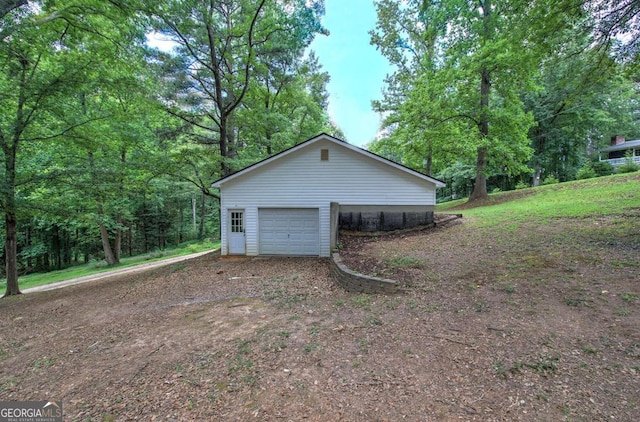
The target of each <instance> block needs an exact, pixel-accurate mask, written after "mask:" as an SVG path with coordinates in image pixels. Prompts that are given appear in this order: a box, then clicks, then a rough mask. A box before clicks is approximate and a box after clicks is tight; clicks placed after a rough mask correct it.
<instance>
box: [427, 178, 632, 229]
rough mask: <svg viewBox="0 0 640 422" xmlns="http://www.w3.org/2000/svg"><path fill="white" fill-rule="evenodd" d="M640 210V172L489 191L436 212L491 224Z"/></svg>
mask: <svg viewBox="0 0 640 422" xmlns="http://www.w3.org/2000/svg"><path fill="white" fill-rule="evenodd" d="M633 209H635V210H636V211H637V210H640V173H638V172H636V173H632V174H621V175H613V176H607V177H599V178H594V179H587V180H579V181H571V182H565V183H558V184H555V185H548V186H539V187H535V188H528V189H522V190H517V191H509V192H500V193H496V194H491V195H489V199H487V200H485V201H481V202H478V203H474V204H468V203H466V199H464V200H458V201H451V202H447V203H444V204H440V205H438V206H437V207H436V212H462V213H463V214H464V215H465V216H469V217H478V218H479V219H481V220H484V221H485V223H487V224H501V222H503V221H504V220H509V221H517V220H520V221H535V220H537V221H539V222H546V221H548V220H549V219H552V218H558V217H588V216H602V215H616V214H624V213H627V212H629V210H633Z"/></svg>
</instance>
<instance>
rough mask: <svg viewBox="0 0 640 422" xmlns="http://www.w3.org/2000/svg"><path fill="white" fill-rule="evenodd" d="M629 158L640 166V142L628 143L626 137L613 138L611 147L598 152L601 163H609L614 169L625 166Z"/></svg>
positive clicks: (617, 136)
mask: <svg viewBox="0 0 640 422" xmlns="http://www.w3.org/2000/svg"><path fill="white" fill-rule="evenodd" d="M627 156H630V158H631V160H632V161H633V162H634V163H636V164H638V165H640V140H636V141H627V140H626V139H625V138H624V136H620V135H616V136H612V137H611V145H610V146H608V147H606V148H602V149H601V150H599V151H598V158H599V159H600V161H605V162H608V163H610V164H611V165H612V166H613V167H617V166H620V165H622V164H624V163H625V162H626V161H627Z"/></svg>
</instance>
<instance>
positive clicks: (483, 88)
mask: <svg viewBox="0 0 640 422" xmlns="http://www.w3.org/2000/svg"><path fill="white" fill-rule="evenodd" d="M491 3H492V2H491V0H481V1H480V2H479V5H480V7H481V8H482V34H481V38H482V39H483V43H484V42H490V41H491V40H492V39H493V23H492V19H493V17H492V5H491ZM490 94H491V72H490V71H489V68H488V67H487V65H486V64H485V65H483V66H482V67H481V68H480V113H479V116H480V119H479V120H478V131H479V132H480V146H479V147H478V150H477V154H478V156H477V159H476V181H475V183H474V185H473V191H472V192H471V196H470V197H469V201H477V200H479V199H485V198H487V197H488V196H489V195H488V194H487V175H486V171H487V146H486V142H487V139H488V138H489V97H490Z"/></svg>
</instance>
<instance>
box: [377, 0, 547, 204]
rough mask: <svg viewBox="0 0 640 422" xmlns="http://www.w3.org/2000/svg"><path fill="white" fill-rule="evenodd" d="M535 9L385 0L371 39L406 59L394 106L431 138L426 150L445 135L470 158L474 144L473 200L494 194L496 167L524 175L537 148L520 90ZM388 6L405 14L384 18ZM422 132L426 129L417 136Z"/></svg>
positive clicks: (487, 2)
mask: <svg viewBox="0 0 640 422" xmlns="http://www.w3.org/2000/svg"><path fill="white" fill-rule="evenodd" d="M382 6H384V8H383V7H382ZM530 8H531V6H530V5H529V2H525V1H518V0H512V1H505V2H500V3H495V4H494V3H493V2H492V1H491V0H482V1H462V0H448V1H439V2H435V1H417V0H414V1H408V2H397V1H396V2H394V1H391V0H384V1H382V2H380V3H379V9H378V14H379V16H378V27H377V31H376V32H375V33H374V34H373V36H372V42H373V43H375V44H376V45H377V46H378V47H379V48H380V49H381V51H382V53H383V54H385V56H387V57H388V58H390V60H392V62H396V63H400V65H401V66H400V67H399V71H398V72H397V73H396V75H395V78H394V81H395V82H396V83H397V84H398V85H399V87H400V89H398V87H394V90H395V91H396V92H397V91H399V92H400V93H401V94H402V97H403V98H402V102H401V103H400V104H401V106H400V107H398V106H395V109H396V110H399V111H400V112H399V113H398V114H397V116H396V119H397V122H398V124H397V127H398V128H403V127H404V128H406V129H408V133H409V136H410V137H413V138H414V139H419V140H424V139H425V138H426V139H430V140H431V145H427V148H426V154H427V156H428V155H429V151H431V153H433V151H435V150H440V149H442V148H443V147H444V145H445V143H444V142H441V141H440V139H445V140H447V141H448V142H447V144H448V146H450V147H451V149H455V150H457V151H458V152H459V154H460V156H462V157H463V158H465V157H466V156H467V155H468V151H469V149H472V150H473V151H474V154H475V168H476V180H475V184H474V189H473V192H472V194H471V197H470V200H474V199H481V198H483V197H485V196H486V195H487V188H486V178H487V175H488V174H489V173H491V172H492V171H497V169H500V171H506V172H508V173H510V174H517V173H519V172H521V171H522V170H523V169H524V168H525V163H526V161H527V159H528V158H529V156H530V154H531V150H530V148H529V146H528V140H527V136H526V135H527V131H528V129H529V127H530V126H531V125H532V123H533V121H532V118H531V116H530V115H529V114H527V113H526V112H525V111H524V110H523V107H522V103H521V101H520V99H519V97H518V92H519V91H520V90H521V89H522V88H523V87H524V86H526V85H527V84H528V83H529V80H530V77H531V65H532V64H533V59H534V56H533V55H532V54H531V50H529V49H527V48H525V45H526V38H525V35H526V34H525V32H524V31H518V28H519V27H520V26H522V24H523V22H522V19H523V18H522V16H523V15H526V14H527V12H528V10H529V9H530ZM389 11H393V15H398V14H399V15H400V16H402V18H401V19H400V20H399V22H400V25H398V26H396V27H394V28H389V26H388V24H385V23H384V22H385V18H387V17H388V16H386V13H387V12H389ZM409 58H411V59H409ZM387 105H388V104H382V107H380V109H381V110H384V107H385V106H387ZM421 121H422V122H426V123H421ZM420 132H423V133H425V134H427V135H426V136H425V137H422V136H416V135H415V134H416V133H418V134H419V133H420ZM447 149H448V148H447ZM426 161H427V163H428V162H429V160H428V159H427V160H426Z"/></svg>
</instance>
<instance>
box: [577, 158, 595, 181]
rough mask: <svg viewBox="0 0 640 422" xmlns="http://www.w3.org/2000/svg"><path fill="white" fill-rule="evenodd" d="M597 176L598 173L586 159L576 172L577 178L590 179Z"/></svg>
mask: <svg viewBox="0 0 640 422" xmlns="http://www.w3.org/2000/svg"><path fill="white" fill-rule="evenodd" d="M597 176H598V174H597V173H596V171H595V170H594V169H593V166H592V164H591V162H590V161H587V162H586V163H584V165H583V166H582V167H581V168H580V170H578V173H577V174H576V178H577V179H578V180H581V179H591V178H593V177H597Z"/></svg>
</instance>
